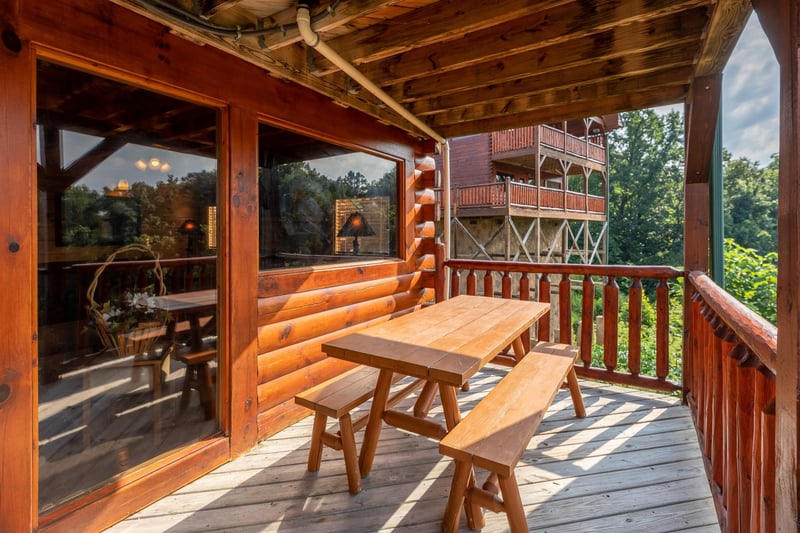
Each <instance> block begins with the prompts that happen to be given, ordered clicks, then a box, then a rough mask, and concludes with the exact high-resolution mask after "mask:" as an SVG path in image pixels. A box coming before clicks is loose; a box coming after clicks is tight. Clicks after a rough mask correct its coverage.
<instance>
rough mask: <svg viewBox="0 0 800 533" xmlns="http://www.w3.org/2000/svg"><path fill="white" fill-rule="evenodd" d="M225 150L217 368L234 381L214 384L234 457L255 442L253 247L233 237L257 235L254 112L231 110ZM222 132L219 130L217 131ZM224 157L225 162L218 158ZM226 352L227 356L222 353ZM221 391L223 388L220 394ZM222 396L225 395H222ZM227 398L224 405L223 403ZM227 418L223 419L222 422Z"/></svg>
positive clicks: (255, 268)
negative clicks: (223, 287)
mask: <svg viewBox="0 0 800 533" xmlns="http://www.w3.org/2000/svg"><path fill="white" fill-rule="evenodd" d="M229 120H230V127H229V128H228V131H229V132H230V135H229V137H228V138H227V139H226V141H227V143H228V146H227V150H224V149H223V150H221V151H220V152H221V154H223V161H222V162H221V168H223V169H227V172H225V173H223V174H222V175H223V183H222V187H221V190H222V191H223V192H222V197H223V198H222V200H223V201H222V202H220V203H221V205H223V206H229V207H228V213H225V214H224V215H223V217H224V220H227V228H224V227H223V228H222V229H223V233H222V237H223V241H222V246H223V247H222V249H223V250H225V251H226V252H227V253H223V254H221V255H222V256H223V257H224V258H225V260H224V261H223V263H222V264H221V265H220V266H221V269H222V279H225V280H231V282H230V283H231V290H229V291H227V294H226V293H223V294H222V298H221V300H220V301H221V303H222V309H221V310H220V311H221V314H220V316H222V317H223V320H224V322H225V326H226V327H225V329H224V330H223V333H224V337H223V342H224V343H225V346H226V348H227V350H223V351H222V354H221V356H222V360H221V361H220V364H221V365H222V368H227V369H229V372H230V374H229V375H230V376H233V377H234V379H223V380H220V387H221V390H222V391H223V393H222V394H220V395H219V396H220V398H221V401H222V402H223V405H222V410H221V415H222V416H221V420H220V422H221V423H222V427H228V428H230V435H231V455H232V456H233V457H236V456H237V455H240V454H242V453H244V452H246V451H247V450H249V449H250V448H252V447H253V446H255V444H256V442H258V353H257V351H256V348H257V345H258V342H257V339H256V335H257V332H258V301H257V299H256V298H254V297H253V295H255V294H257V293H258V248H257V243H256V241H255V240H254V239H251V240H248V239H240V238H235V237H234V236H235V235H257V234H258V217H256V216H253V213H257V212H258V168H257V167H256V161H255V160H254V159H253V154H256V153H258V121H257V118H256V116H255V114H254V113H252V112H250V113H248V112H246V111H245V110H244V109H242V108H239V107H235V106H232V107H231V108H230V119H229ZM223 131H225V128H223ZM226 153H230V157H229V158H228V160H225V156H224V154H226ZM226 352H227V353H226ZM225 389H229V391H226V390H225ZM226 392H227V394H226ZM228 398H230V405H229V406H228V405H225V404H224V402H225V401H226V400H227V399H228ZM227 417H230V419H229V420H227V423H226V418H227Z"/></svg>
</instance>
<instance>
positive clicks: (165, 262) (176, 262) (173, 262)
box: [69, 255, 217, 271]
mask: <svg viewBox="0 0 800 533" xmlns="http://www.w3.org/2000/svg"><path fill="white" fill-rule="evenodd" d="M216 261H217V256H215V255H204V256H200V257H178V258H172V259H160V260H159V263H161V266H162V267H171V266H183V265H192V264H193V265H202V264H206V263H215V262H216ZM154 263H155V260H154V259H136V260H132V261H114V262H113V263H109V264H108V268H107V269H112V270H115V269H120V268H129V267H139V266H147V265H152V264H154ZM104 264H105V263H77V264H74V265H70V267H69V268H71V269H74V270H91V271H95V270H97V268H98V267H100V266H102V265H104Z"/></svg>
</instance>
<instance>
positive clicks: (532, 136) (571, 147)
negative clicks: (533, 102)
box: [492, 125, 606, 165]
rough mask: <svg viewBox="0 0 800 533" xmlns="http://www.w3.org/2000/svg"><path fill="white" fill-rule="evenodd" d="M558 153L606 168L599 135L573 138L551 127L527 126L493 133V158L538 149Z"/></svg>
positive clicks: (604, 152) (573, 136) (601, 138)
mask: <svg viewBox="0 0 800 533" xmlns="http://www.w3.org/2000/svg"><path fill="white" fill-rule="evenodd" d="M537 143H538V145H539V146H541V147H545V148H548V149H550V150H553V151H554V152H557V153H562V154H567V155H571V156H574V157H576V158H578V159H585V160H587V161H592V162H594V163H598V164H601V165H605V164H606V147H605V145H604V144H602V143H603V136H602V135H595V136H588V137H576V136H575V135H571V134H569V133H567V132H566V131H564V130H561V129H558V128H554V127H552V126H547V125H542V126H528V127H524V128H516V129H513V130H504V131H498V132H494V133H492V154H493V155H494V156H499V157H496V159H502V156H503V154H508V153H510V152H519V151H525V150H532V149H533V148H535V147H536V146H537Z"/></svg>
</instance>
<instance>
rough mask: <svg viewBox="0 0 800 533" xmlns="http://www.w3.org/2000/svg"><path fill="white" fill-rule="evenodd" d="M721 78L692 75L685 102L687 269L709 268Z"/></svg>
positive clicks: (687, 318) (687, 379)
mask: <svg viewBox="0 0 800 533" xmlns="http://www.w3.org/2000/svg"><path fill="white" fill-rule="evenodd" d="M721 92H722V77H721V75H719V74H716V75H710V76H704V77H698V78H695V80H694V82H693V84H692V87H691V89H690V94H689V100H688V101H687V102H686V109H685V114H686V166H685V176H684V179H685V187H684V201H683V204H684V225H683V235H684V250H683V256H684V260H683V265H684V268H685V269H686V271H687V272H691V271H693V270H699V271H702V272H707V271H708V265H709V253H710V248H709V247H710V242H711V234H710V231H711V230H710V228H711V190H710V186H709V180H710V177H711V154H712V148H713V145H714V135H715V133H716V128H717V115H718V113H719V102H720V95H721ZM688 287H689V286H688V285H687V290H685V291H684V300H683V321H684V332H685V333H684V339H683V376H684V379H683V399H684V402H685V401H686V398H687V394H688V393H689V392H690V383H691V361H690V358H691V353H690V352H689V350H687V346H688V343H689V342H690V340H689V339H687V338H686V334H687V333H688V332H690V331H695V328H693V327H692V313H691V311H690V310H691V307H692V302H691V298H692V296H693V292H692V290H691V289H690V288H688Z"/></svg>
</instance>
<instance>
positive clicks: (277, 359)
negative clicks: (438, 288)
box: [258, 306, 420, 385]
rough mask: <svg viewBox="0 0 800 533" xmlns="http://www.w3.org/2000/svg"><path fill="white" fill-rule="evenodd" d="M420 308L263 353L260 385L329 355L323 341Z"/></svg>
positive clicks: (260, 358) (259, 373) (259, 376)
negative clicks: (324, 350)
mask: <svg viewBox="0 0 800 533" xmlns="http://www.w3.org/2000/svg"><path fill="white" fill-rule="evenodd" d="M419 308H420V306H414V307H409V308H407V309H402V310H400V311H398V312H396V313H392V314H389V315H381V316H379V317H378V318H375V319H373V320H368V321H366V322H362V323H360V324H356V325H355V326H352V327H350V328H345V329H340V330H337V331H333V332H331V333H329V334H327V335H323V336H321V337H314V338H313V339H309V340H307V341H305V342H301V343H298V344H292V345H291V346H287V347H285V348H281V349H278V350H274V351H271V352H268V353H265V354H261V355H259V357H258V384H259V385H260V384H262V383H266V382H268V381H271V380H273V379H278V378H280V377H281V376H285V375H286V374H289V373H291V372H294V371H296V370H300V369H301V368H303V367H306V366H309V365H311V364H314V363H316V362H318V361H321V360H322V359H324V358H325V357H327V355H326V354H325V352H323V351H322V343H324V342H327V341H329V340H333V339H336V338H338V337H341V336H342V335H346V334H348V333H352V332H354V331H358V330H360V329H364V328H366V327H369V326H373V325H375V324H380V323H382V322H386V321H387V320H390V319H392V318H397V317H398V316H402V315H404V314H406V313H410V312H413V311H415V310H417V309H419Z"/></svg>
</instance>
